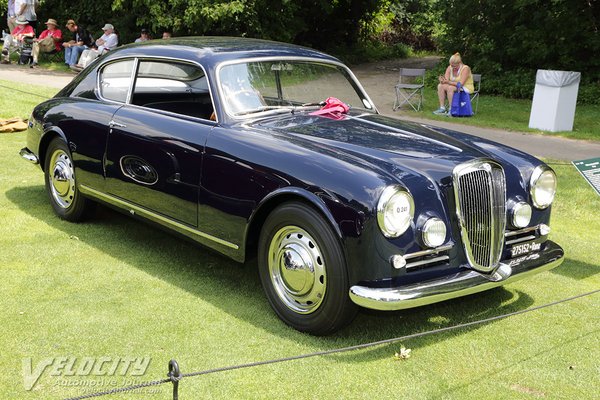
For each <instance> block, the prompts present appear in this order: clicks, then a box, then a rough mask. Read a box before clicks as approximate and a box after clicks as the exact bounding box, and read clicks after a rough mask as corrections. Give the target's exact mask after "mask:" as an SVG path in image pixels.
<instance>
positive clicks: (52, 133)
mask: <svg viewBox="0 0 600 400" xmlns="http://www.w3.org/2000/svg"><path fill="white" fill-rule="evenodd" d="M56 137H60V138H62V139H63V140H64V141H65V143H67V146H68V145H69V142H68V141H67V137H66V136H65V134H64V132H63V131H62V130H60V129H59V128H57V127H52V128H50V129H48V130H47V131H46V132H45V133H44V135H43V136H42V138H41V139H40V145H39V147H38V159H39V160H40V167H41V168H42V171H44V168H45V167H46V165H45V164H46V162H45V160H46V151H47V150H48V146H49V145H50V142H51V141H52V140H53V139H54V138H56Z"/></svg>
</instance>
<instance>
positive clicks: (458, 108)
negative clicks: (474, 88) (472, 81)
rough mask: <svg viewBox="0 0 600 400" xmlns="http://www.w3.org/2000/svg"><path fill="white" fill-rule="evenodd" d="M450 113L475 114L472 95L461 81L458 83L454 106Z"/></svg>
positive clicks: (453, 101) (453, 99) (469, 115)
mask: <svg viewBox="0 0 600 400" xmlns="http://www.w3.org/2000/svg"><path fill="white" fill-rule="evenodd" d="M450 114H451V115H452V116H453V117H471V116H473V108H471V97H469V93H467V92H465V91H464V90H463V88H462V85H461V84H460V82H458V83H457V84H456V93H454V96H453V97H452V106H451V107H450Z"/></svg>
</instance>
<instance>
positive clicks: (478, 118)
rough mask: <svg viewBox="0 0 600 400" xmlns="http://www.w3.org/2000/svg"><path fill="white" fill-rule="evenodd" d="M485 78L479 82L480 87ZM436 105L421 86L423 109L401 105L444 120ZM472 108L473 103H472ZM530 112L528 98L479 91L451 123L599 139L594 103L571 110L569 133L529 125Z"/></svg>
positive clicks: (598, 110) (599, 114) (412, 113)
mask: <svg viewBox="0 0 600 400" xmlns="http://www.w3.org/2000/svg"><path fill="white" fill-rule="evenodd" d="M484 85H485V81H482V87H483V86H484ZM438 107H439V101H438V98H437V92H436V91H435V89H432V88H425V107H424V110H423V111H420V112H416V111H413V110H412V109H411V108H410V107H403V108H402V112H405V113H406V115H409V116H412V117H419V118H427V119H433V120H447V119H448V117H446V116H438V115H434V114H433V113H432V111H433V110H435V109H437V108H438ZM473 111H475V104H473ZM530 113H531V100H515V99H507V98H504V97H498V96H489V95H486V94H483V93H482V94H481V95H480V99H479V109H478V112H477V114H476V115H475V116H473V117H472V118H453V119H452V122H453V123H458V124H464V125H473V126H481V127H490V128H498V129H505V130H509V131H517V132H530V133H534V134H540V135H547V136H563V137H568V138H573V139H582V140H596V141H600V107H598V106H594V105H578V106H577V107H576V109H575V121H574V124H573V131H571V132H566V131H563V132H545V131H540V130H537V129H530V128H529V115H530Z"/></svg>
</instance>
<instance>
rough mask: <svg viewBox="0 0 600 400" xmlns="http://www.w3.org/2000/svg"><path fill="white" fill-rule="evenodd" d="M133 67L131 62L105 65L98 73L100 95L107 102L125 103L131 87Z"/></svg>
mask: <svg viewBox="0 0 600 400" xmlns="http://www.w3.org/2000/svg"><path fill="white" fill-rule="evenodd" d="M133 65H134V62H133V60H125V61H117V62H114V63H110V64H108V65H106V66H105V67H104V68H103V69H102V71H101V72H100V89H99V90H100V95H101V96H102V97H103V98H105V99H107V100H113V101H118V102H120V103H125V102H126V101H127V94H128V93H129V87H130V85H131V72H132V70H133Z"/></svg>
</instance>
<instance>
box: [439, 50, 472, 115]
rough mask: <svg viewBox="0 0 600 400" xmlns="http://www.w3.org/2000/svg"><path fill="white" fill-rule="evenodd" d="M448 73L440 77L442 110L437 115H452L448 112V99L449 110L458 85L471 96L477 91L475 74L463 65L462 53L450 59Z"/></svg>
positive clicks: (455, 54)
mask: <svg viewBox="0 0 600 400" xmlns="http://www.w3.org/2000/svg"><path fill="white" fill-rule="evenodd" d="M449 64H450V65H448V68H446V73H445V74H444V75H440V76H439V77H438V81H439V84H438V99H439V101H440V108H438V109H437V110H435V111H434V112H433V113H434V114H437V115H442V114H445V115H450V114H449V113H448V111H449V110H446V99H447V100H448V109H449V108H450V107H451V106H452V97H453V96H454V93H456V91H457V87H456V86H457V84H458V83H460V84H461V86H462V90H464V91H465V92H467V93H468V94H471V93H473V92H474V91H475V87H474V85H473V74H472V73H471V68H469V66H468V65H465V64H463V62H462V59H461V57H460V53H454V54H453V55H452V57H450V60H449Z"/></svg>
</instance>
